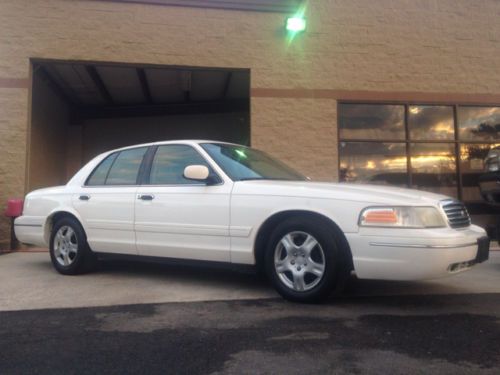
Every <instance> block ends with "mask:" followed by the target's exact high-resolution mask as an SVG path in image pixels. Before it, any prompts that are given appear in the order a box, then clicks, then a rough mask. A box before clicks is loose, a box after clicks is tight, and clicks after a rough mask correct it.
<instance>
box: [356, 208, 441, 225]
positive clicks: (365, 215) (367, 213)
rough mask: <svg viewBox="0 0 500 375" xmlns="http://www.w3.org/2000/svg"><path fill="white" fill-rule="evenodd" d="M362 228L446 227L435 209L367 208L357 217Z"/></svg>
mask: <svg viewBox="0 0 500 375" xmlns="http://www.w3.org/2000/svg"><path fill="white" fill-rule="evenodd" d="M359 225H360V226H362V227H391V228H441V227H445V226H446V222H445V221H444V218H443V216H442V215H441V213H440V212H439V211H438V210H437V208H435V207H406V206H401V207H367V208H365V209H364V210H363V211H362V212H361V215H360V216H359Z"/></svg>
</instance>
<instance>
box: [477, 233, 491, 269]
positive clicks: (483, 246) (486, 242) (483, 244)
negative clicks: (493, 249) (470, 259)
mask: <svg viewBox="0 0 500 375" xmlns="http://www.w3.org/2000/svg"><path fill="white" fill-rule="evenodd" d="M489 257H490V239H489V238H488V237H481V238H479V239H478V240H477V254H476V259H475V262H476V263H482V262H484V261H486V260H488V259H489Z"/></svg>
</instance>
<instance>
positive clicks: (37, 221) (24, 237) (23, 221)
mask: <svg viewBox="0 0 500 375" xmlns="http://www.w3.org/2000/svg"><path fill="white" fill-rule="evenodd" d="M43 225H44V217H41V216H19V217H18V218H16V220H14V232H15V234H16V238H17V239H18V240H19V241H20V242H22V243H24V244H27V245H35V246H42V247H45V246H47V243H46V242H45V230H44V227H43Z"/></svg>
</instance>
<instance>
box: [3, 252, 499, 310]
mask: <svg viewBox="0 0 500 375" xmlns="http://www.w3.org/2000/svg"><path fill="white" fill-rule="evenodd" d="M499 281H500V252H499V251H494V252H491V258H490V261H488V262H486V263H483V264H480V265H477V266H476V267H475V268H474V269H472V270H471V271H468V272H465V273H462V274H460V275H456V276H454V277H450V278H444V279H439V280H433V281H426V282H383V281H359V282H358V283H357V285H356V289H355V293H356V294H357V295H416V294H457V293H458V294H461V293H500V282H499ZM276 297H277V294H276V293H275V292H274V290H273V289H272V288H271V287H269V286H268V285H267V284H265V283H264V282H262V281H261V280H259V279H258V278H257V277H256V276H254V275H251V274H244V273H238V272H232V271H227V270H213V269H206V268H189V267H182V266H168V265H156V264H153V265H151V264H141V263H111V264H107V265H106V266H104V267H103V268H102V269H100V270H98V271H97V272H94V273H90V274H86V275H80V276H63V275H60V274H58V273H57V272H55V271H54V270H53V268H52V265H51V263H50V259H49V255H48V253H11V254H7V255H2V256H0V311H2V310H3V311H6V310H25V309H44V308H67V307H88V306H113V305H126V304H139V303H162V302H185V301H213V300H235V299H257V298H259V299H262V298H276Z"/></svg>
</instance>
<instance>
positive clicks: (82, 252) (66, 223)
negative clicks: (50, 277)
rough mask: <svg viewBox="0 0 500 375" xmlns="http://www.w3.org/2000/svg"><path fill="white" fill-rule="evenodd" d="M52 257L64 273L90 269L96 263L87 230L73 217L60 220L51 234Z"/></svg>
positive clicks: (71, 273)
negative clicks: (88, 242)
mask: <svg viewBox="0 0 500 375" xmlns="http://www.w3.org/2000/svg"><path fill="white" fill-rule="evenodd" d="M50 258H51V260H52V265H53V266H54V268H55V269H56V270H57V271H58V272H60V273H62V274H64V275H76V274H79V273H83V272H85V271H88V270H89V269H90V268H91V267H92V266H93V265H94V263H95V254H93V253H92V251H91V250H90V248H89V246H88V244H87V238H86V236H85V232H84V230H83V228H82V226H81V225H80V223H79V222H78V221H77V220H76V219H73V218H71V217H66V218H63V219H61V220H58V221H57V222H56V223H55V224H54V227H53V229H52V234H51V236H50Z"/></svg>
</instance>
